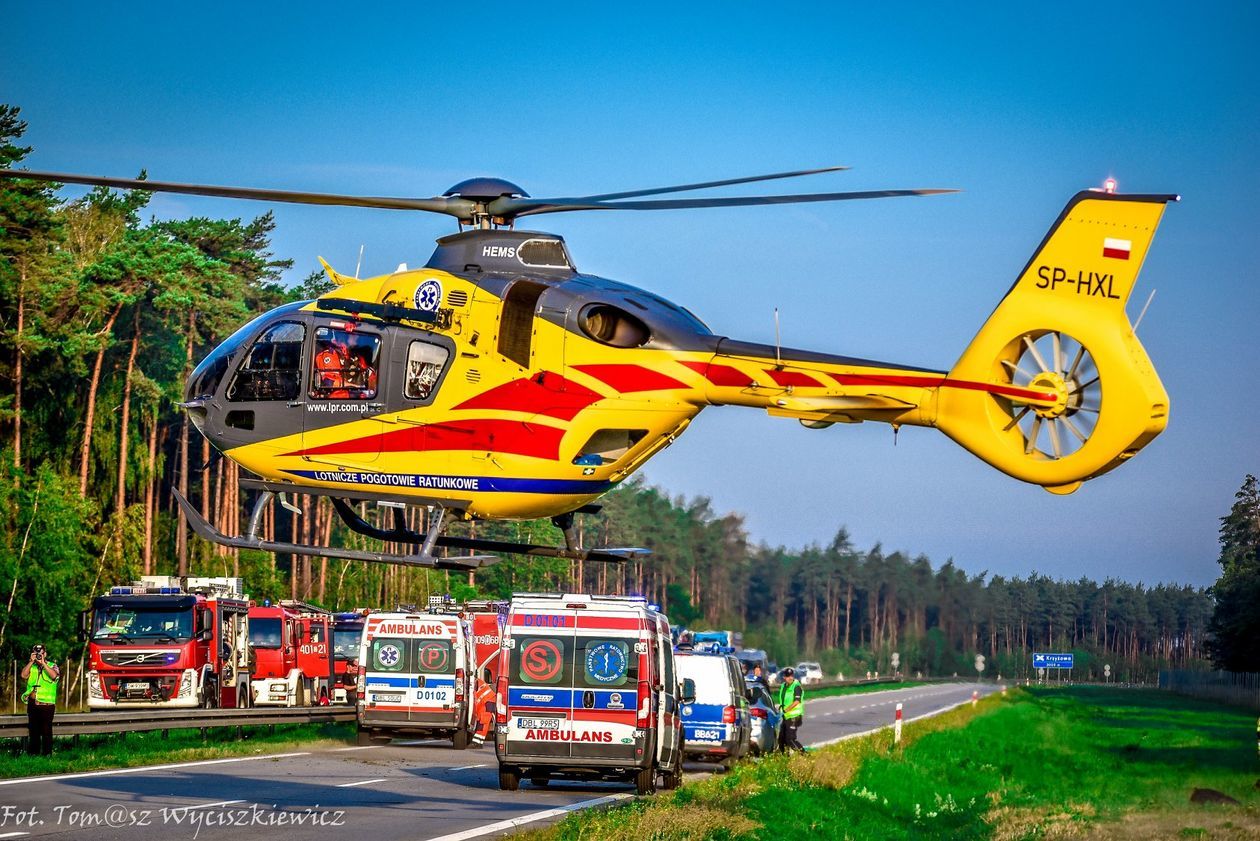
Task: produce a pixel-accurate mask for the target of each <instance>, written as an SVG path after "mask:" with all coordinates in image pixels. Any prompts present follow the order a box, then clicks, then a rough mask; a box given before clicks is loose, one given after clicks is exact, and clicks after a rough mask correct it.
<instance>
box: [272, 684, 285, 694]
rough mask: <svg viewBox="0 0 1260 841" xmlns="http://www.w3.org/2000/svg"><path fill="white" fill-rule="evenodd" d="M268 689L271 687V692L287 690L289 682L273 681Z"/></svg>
mask: <svg viewBox="0 0 1260 841" xmlns="http://www.w3.org/2000/svg"><path fill="white" fill-rule="evenodd" d="M270 689H271V691H272V692H288V691H289V684H287V683H273V684H271V686H270Z"/></svg>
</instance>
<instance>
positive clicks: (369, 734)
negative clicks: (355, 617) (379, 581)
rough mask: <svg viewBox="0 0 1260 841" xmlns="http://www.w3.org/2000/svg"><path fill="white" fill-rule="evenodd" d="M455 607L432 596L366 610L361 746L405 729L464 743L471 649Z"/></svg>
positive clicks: (469, 726)
mask: <svg viewBox="0 0 1260 841" xmlns="http://www.w3.org/2000/svg"><path fill="white" fill-rule="evenodd" d="M460 611H461V608H460V606H458V605H454V604H452V603H450V602H448V601H446V600H445V599H443V598H442V597H441V596H437V597H433V598H430V600H429V606H428V609H427V610H424V611H407V612H393V613H371V614H369V615H368V616H367V618H366V619H365V621H364V626H363V643H362V646H361V647H360V651H359V664H360V668H359V686H358V689H359V692H358V695H359V700H358V705H357V710H358V716H357V717H358V721H359V744H373V743H380V742H388V741H389V740H390V739H391V738H392V737H393V736H395V735H404V734H405V735H415V736H437V737H439V738H449V739H450V740H451V742H452V744H453V745H454V747H455V749H456V750H463V749H465V748H466V747H468V742H469V739H470V737H471V734H472V731H473V705H472V694H473V693H472V667H473V653H472V641H471V639H470V634H469V627H468V622H467V620H465V619H464V618H463V617H462V616H461V615H460Z"/></svg>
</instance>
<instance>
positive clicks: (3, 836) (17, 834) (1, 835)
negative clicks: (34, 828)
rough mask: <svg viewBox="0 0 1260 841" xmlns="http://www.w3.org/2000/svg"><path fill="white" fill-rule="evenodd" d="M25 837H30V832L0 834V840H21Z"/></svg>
mask: <svg viewBox="0 0 1260 841" xmlns="http://www.w3.org/2000/svg"><path fill="white" fill-rule="evenodd" d="M23 835H30V833H29V832H0V838H19V837H21V836H23Z"/></svg>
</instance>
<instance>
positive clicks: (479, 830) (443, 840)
mask: <svg viewBox="0 0 1260 841" xmlns="http://www.w3.org/2000/svg"><path fill="white" fill-rule="evenodd" d="M633 796H634V795H632V794H610V795H608V796H607V797H597V798H595V799H594V800H583V801H582V802H580V803H570V804H569V805H568V806H561V807H559V808H557V809H548V810H547V811H545V812H534V813H533V814H531V815H521V816H520V817H519V818H508V819H507V820H505V821H499V822H498V823H491V824H486V825H485V826H479V827H475V828H473V829H466V830H464V831H463V832H455V833H452V834H450V835H441V836H439V837H437V838H430V839H429V841H464V839H467V838H480V837H481V836H482V835H489V834H490V833H492V832H503V831H505V830H509V829H515V828H516V827H518V826H524V825H525V824H527V823H533V822H535V821H542V820H546V819H547V818H556V817H559V816H561V815H566V814H568V813H569V812H576V811H578V810H580V809H586V808H589V807H591V806H599V805H601V804H603V803H612V802H614V801H616V800H626V799H628V798H630V797H633Z"/></svg>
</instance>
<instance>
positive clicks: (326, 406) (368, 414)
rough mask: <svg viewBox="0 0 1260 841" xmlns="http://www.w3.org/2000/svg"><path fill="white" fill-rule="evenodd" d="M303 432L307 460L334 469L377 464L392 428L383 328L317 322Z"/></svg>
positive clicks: (309, 345)
mask: <svg viewBox="0 0 1260 841" xmlns="http://www.w3.org/2000/svg"><path fill="white" fill-rule="evenodd" d="M311 326H312V333H313V335H312V342H311V343H310V344H308V346H307V347H308V353H310V367H309V378H308V381H307V384H306V386H307V387H306V393H305V395H304V398H305V406H304V407H303V408H304V411H303V413H302V417H303V421H304V422H303V428H302V450H303V452H304V453H305V456H304V457H305V458H306V459H307V460H308V461H310V462H312V464H318V465H321V466H324V467H329V468H355V467H361V466H365V465H374V464H375V463H376V462H377V461H378V460H379V459H380V455H381V434H382V432H383V431H384V429H385V426H386V425H387V424H386V423H385V422H384V419H383V418H380V419H378V418H377V417H376V416H378V415H382V414H383V413H384V411H385V400H384V389H385V388H386V387H388V383H387V382H386V381H385V379H386V378H385V377H384V376H382V375H383V374H385V368H384V366H383V365H382V361H383V349H384V347H385V344H386V342H387V341H388V336H386V335H384V331H382V330H381V328H379V327H377V326H374V325H370V324H362V323H358V322H353V321H340V320H336V319H319V318H317V319H316V320H315V323H314V324H313V325H311Z"/></svg>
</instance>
